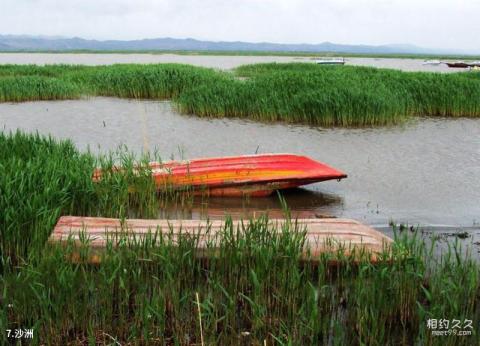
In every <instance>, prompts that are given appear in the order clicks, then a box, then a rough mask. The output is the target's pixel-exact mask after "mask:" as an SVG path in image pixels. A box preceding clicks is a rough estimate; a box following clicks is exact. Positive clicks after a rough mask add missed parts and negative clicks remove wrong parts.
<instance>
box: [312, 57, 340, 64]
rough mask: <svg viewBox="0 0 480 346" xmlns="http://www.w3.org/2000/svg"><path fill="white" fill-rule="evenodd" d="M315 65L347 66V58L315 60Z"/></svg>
mask: <svg viewBox="0 0 480 346" xmlns="http://www.w3.org/2000/svg"><path fill="white" fill-rule="evenodd" d="M315 63H316V64H319V65H345V58H322V59H315Z"/></svg>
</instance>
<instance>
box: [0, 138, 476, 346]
mask: <svg viewBox="0 0 480 346" xmlns="http://www.w3.org/2000/svg"><path fill="white" fill-rule="evenodd" d="M0 152H2V153H8V155H2V156H0V190H1V192H2V193H1V195H0V251H1V268H0V288H1V291H0V292H1V294H0V329H2V330H6V329H15V328H33V329H34V340H33V343H34V344H51V345H58V344H95V343H98V344H112V343H115V342H120V343H121V344H125V343H130V344H178V345H180V344H200V343H201V340H202V338H203V340H204V342H205V344H222V345H228V344H232V345H236V344H259V345H261V344H264V343H265V342H266V343H267V344H268V345H272V344H279V345H291V344H309V345H318V344H338V345H346V344H354V345H355V344H357V345H361V344H368V345H392V344H395V345H399V344H400V345H412V344H422V345H435V344H438V345H440V344H441V345H445V344H450V345H458V344H463V345H471V344H478V342H479V336H478V330H477V329H476V326H477V325H478V321H479V320H480V310H479V305H478V304H479V298H480V280H479V279H480V278H479V275H480V272H479V266H478V263H477V262H474V261H472V260H470V259H468V258H464V257H463V256H462V255H460V251H459V249H458V245H452V246H451V248H450V249H449V251H448V252H447V253H445V254H444V255H443V256H440V257H439V256H435V255H434V254H433V250H432V249H433V248H432V247H427V246H426V245H425V244H424V242H423V241H422V239H421V238H420V236H419V234H417V233H409V232H401V233H400V232H397V233H396V242H395V245H394V247H393V249H392V252H391V253H389V254H387V253H385V254H384V257H383V258H384V260H381V261H380V262H379V263H378V264H376V265H373V264H370V263H369V262H368V261H360V263H353V261H352V260H351V258H349V257H346V256H344V255H342V253H341V252H340V253H338V254H337V255H336V256H334V257H326V256H325V257H321V258H319V259H318V260H319V263H318V265H313V264H312V263H310V262H303V263H300V262H299V261H298V259H299V256H300V253H301V248H302V244H303V239H304V238H303V237H304V233H303V232H302V230H301V229H296V228H295V226H294V222H292V223H291V224H290V226H289V225H287V226H286V227H283V228H282V229H275V228H272V227H271V226H270V225H269V223H268V218H267V217H261V218H256V219H251V220H246V221H245V226H244V230H243V231H244V232H241V233H237V231H238V230H237V229H234V228H233V227H232V224H231V223H230V222H229V220H228V219H227V220H226V222H225V227H224V231H223V236H222V237H221V238H220V246H219V249H220V250H219V253H218V256H217V257H216V259H214V260H212V261H208V262H205V261H202V260H199V259H197V258H196V257H195V256H194V253H195V249H196V247H197V243H196V238H195V237H190V238H182V240H181V241H180V243H176V244H173V243H172V241H171V240H170V239H169V238H168V237H165V238H163V239H157V240H159V241H149V240H148V238H147V240H145V241H144V242H141V243H125V244H123V245H122V246H121V247H120V248H113V247H112V248H107V250H106V253H105V254H104V258H103V260H102V263H101V265H99V266H96V265H91V264H88V263H87V262H86V261H82V260H80V261H78V262H76V263H72V262H71V261H69V260H68V258H69V256H68V255H69V253H70V252H71V251H73V248H72V247H68V246H67V247H66V248H65V247H58V246H53V245H47V244H46V240H47V238H48V236H49V234H50V232H51V231H52V229H53V226H54V225H55V223H56V221H57V219H58V217H59V216H60V215H67V214H72V215H92V216H97V215H101V216H111V217H118V218H125V217H128V216H129V215H131V214H130V213H132V211H134V213H135V216H136V217H139V218H149V217H154V215H155V212H156V210H158V208H161V207H162V205H164V204H165V203H175V204H179V205H181V204H182V203H188V196H187V197H185V198H184V197H181V196H179V194H177V193H176V192H174V191H167V192H166V193H164V194H160V195H159V194H158V193H157V192H156V191H155V188H154V185H153V183H152V179H151V177H150V174H151V172H149V171H148V168H147V165H143V166H144V167H145V169H144V170H140V174H139V173H138V170H136V171H137V173H135V174H134V173H133V169H132V168H133V163H134V162H137V163H138V162H140V164H141V163H142V162H144V163H146V161H147V160H148V159H149V158H143V159H140V160H136V159H135V158H134V157H133V156H131V155H129V154H128V152H119V153H112V154H111V155H108V156H104V157H96V156H93V155H92V154H90V153H81V152H79V151H78V150H77V149H76V148H75V147H74V146H73V145H72V143H71V142H69V141H62V142H58V141H56V140H54V139H52V138H46V137H42V136H39V135H26V134H23V133H14V134H5V133H1V134H0ZM116 163H117V164H118V163H121V164H122V165H123V166H124V167H125V168H126V169H125V170H122V171H120V172H118V171H115V170H113V169H111V168H112V166H113V164H116ZM96 166H100V167H102V168H103V169H104V170H105V171H106V172H110V173H109V174H106V176H105V179H103V180H102V181H101V182H100V183H97V184H94V183H93V182H92V179H91V177H92V171H93V169H94V167H96ZM132 185H133V186H135V193H134V194H132V193H129V188H128V187H129V186H132ZM287 217H288V215H287ZM407 233H408V234H407ZM152 237H155V233H152ZM151 239H152V238H150V240H151ZM82 251H83V254H84V255H85V256H88V251H89V250H88V239H85V247H84V248H83V249H82ZM332 259H336V260H337V261H338V265H336V266H331V265H329V261H331V260H332ZM441 318H448V319H458V320H462V321H463V320H465V319H467V320H473V321H474V328H473V331H472V332H473V335H472V336H463V337H461V336H454V335H451V336H448V337H435V336H432V334H431V330H430V329H428V328H427V320H428V319H441ZM0 339H1V340H2V342H7V339H6V334H5V333H2V334H1V335H0Z"/></svg>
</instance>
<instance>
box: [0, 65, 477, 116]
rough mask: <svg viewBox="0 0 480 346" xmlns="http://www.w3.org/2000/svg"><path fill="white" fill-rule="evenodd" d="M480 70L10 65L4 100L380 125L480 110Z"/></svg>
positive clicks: (4, 69) (3, 73) (2, 74)
mask: <svg viewBox="0 0 480 346" xmlns="http://www.w3.org/2000/svg"><path fill="white" fill-rule="evenodd" d="M479 76H480V74H479V73H475V72H472V73H454V74H440V73H427V72H402V71H396V70H388V69H376V68H368V67H354V66H318V65H315V64H313V63H289V64H276V63H272V64H255V65H245V66H241V67H239V68H237V69H236V70H235V72H234V73H231V72H222V71H218V70H213V69H207V68H202V67H195V66H189V65H180V64H157V65H133V64H130V65H112V66H96V67H92V66H90V67H89V66H69V65H47V66H43V67H42V66H35V65H3V66H0V102H8V101H14V102H20V101H31V100H55V99H68V98H79V97H81V96H82V95H84V96H114V97H124V98H137V99H161V100H165V99H171V100H173V101H174V103H175V104H176V105H177V108H178V109H179V110H180V111H182V112H184V113H192V114H196V115H198V116H205V117H242V118H249V119H254V120H259V121H267V122H268V121H285V122H292V123H303V124H312V125H321V126H375V125H389V124H396V123H400V122H402V121H405V120H406V119H408V118H409V117H411V116H470V117H478V116H479V115H480V77H479ZM236 77H241V78H236Z"/></svg>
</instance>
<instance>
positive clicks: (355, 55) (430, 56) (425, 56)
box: [0, 49, 480, 60]
mask: <svg viewBox="0 0 480 346" xmlns="http://www.w3.org/2000/svg"><path fill="white" fill-rule="evenodd" d="M3 53H5V54H9V53H13V54H14V53H16V54H18V53H26V54H149V55H157V54H158V55H162V54H175V55H205V56H215V55H218V56H285V57H312V58H313V57H333V56H342V57H351V58H383V59H389V58H391V59H441V60H480V55H461V54H453V55H448V54H410V53H405V54H404V53H392V54H387V53H379V54H375V53H373V54H369V53H347V52H328V51H326V52H306V51H248V50H245V51H244V50H238V51H236V50H89V49H71V50H0V54H3Z"/></svg>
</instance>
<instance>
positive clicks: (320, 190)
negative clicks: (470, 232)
mask: <svg viewBox="0 0 480 346" xmlns="http://www.w3.org/2000/svg"><path fill="white" fill-rule="evenodd" d="M0 129H3V131H10V130H16V129H22V130H25V131H28V132H34V131H38V132H40V133H42V134H51V135H53V136H54V137H56V138H69V139H71V140H72V141H73V142H74V143H75V144H76V145H77V146H78V147H79V148H80V149H81V150H86V149H87V148H90V150H92V151H94V152H107V151H109V150H114V149H117V148H118V146H119V145H120V144H125V145H127V146H128V148H129V149H130V150H132V151H135V152H136V153H141V152H142V151H154V150H158V152H159V154H160V155H161V156H162V158H164V159H170V158H172V157H173V158H176V159H178V158H185V159H188V158H195V157H214V156H225V155H242V154H253V153H255V152H258V153H270V152H273V153H296V154H304V155H308V156H311V157H312V158H314V159H316V160H320V161H323V162H325V163H327V164H329V165H332V166H333V167H337V168H339V169H340V170H342V171H344V172H346V173H347V174H348V178H347V179H344V180H342V181H341V182H336V181H330V182H323V183H318V184H313V185H309V186H306V187H305V189H302V190H297V191H294V192H290V193H288V194H287V195H286V198H287V202H288V204H289V206H290V207H291V208H292V209H293V210H294V211H295V212H297V213H298V215H300V216H311V215H317V216H318V215H331V216H337V217H351V218H355V219H358V220H360V221H363V222H366V223H369V224H373V225H377V226H382V225H383V226H384V225H386V224H388V222H389V221H390V220H394V221H396V222H406V223H409V224H414V225H416V224H420V225H431V226H432V225H433V226H442V227H447V226H452V227H459V226H462V227H467V228H473V229H477V228H480V227H479V223H480V119H465V118H461V119H445V118H442V119H437V118H416V119H413V120H412V121H410V122H408V123H406V124H404V125H400V126H394V127H385V128H367V129H341V128H329V129H325V128H315V127H309V126H300V125H287V124H261V123H256V122H250V121H245V120H238V119H202V118H199V117H195V116H188V115H181V114H178V113H177V112H176V111H175V110H174V109H173V107H172V104H171V103H169V102H158V101H135V100H124V99H115V98H91V99H85V100H72V101H53V102H52V101H42V102H28V103H19V104H5V103H4V104H0ZM209 207H210V211H209V212H210V213H212V214H215V213H217V214H219V215H221V214H223V213H224V211H223V209H224V208H227V211H228V212H231V213H233V214H235V213H241V212H245V211H247V212H251V213H253V212H255V211H258V210H267V209H268V210H272V211H273V212H279V210H280V209H279V208H280V204H279V202H278V200H277V198H276V197H272V198H260V199H252V200H250V201H245V200H242V199H212V200H211V201H210V202H209ZM201 213H202V208H201V205H198V206H196V207H195V208H193V209H192V210H190V211H188V212H187V214H188V215H182V217H199V216H200V214H201ZM447 228H448V227H447Z"/></svg>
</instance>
